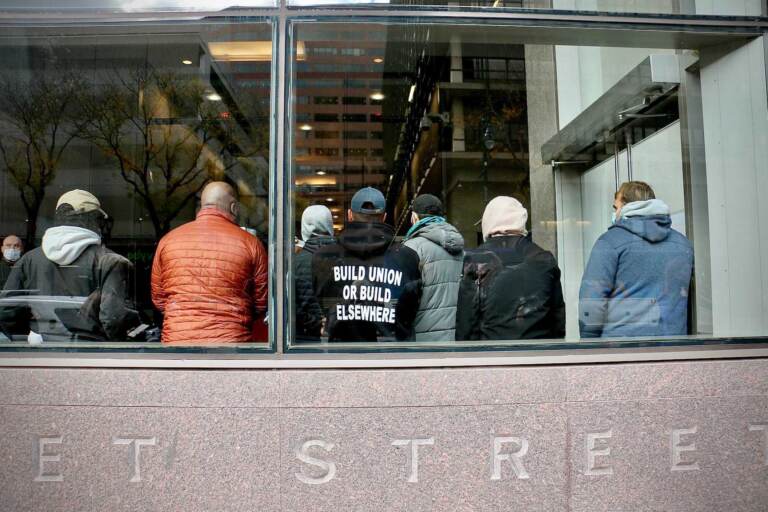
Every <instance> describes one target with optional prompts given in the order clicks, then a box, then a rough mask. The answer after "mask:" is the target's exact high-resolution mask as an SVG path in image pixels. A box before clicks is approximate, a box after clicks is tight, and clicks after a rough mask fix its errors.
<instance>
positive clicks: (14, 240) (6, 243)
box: [3, 235, 22, 249]
mask: <svg viewBox="0 0 768 512" xmlns="http://www.w3.org/2000/svg"><path fill="white" fill-rule="evenodd" d="M21 247H22V243H21V238H19V237H17V236H16V235H8V236H7V237H5V238H4V239H3V249H6V248H9V249H10V248H17V249H21Z"/></svg>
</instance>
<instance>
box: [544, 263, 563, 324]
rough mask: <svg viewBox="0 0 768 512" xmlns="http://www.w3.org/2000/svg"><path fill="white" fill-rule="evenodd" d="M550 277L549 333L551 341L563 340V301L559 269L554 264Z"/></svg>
mask: <svg viewBox="0 0 768 512" xmlns="http://www.w3.org/2000/svg"><path fill="white" fill-rule="evenodd" d="M553 264H554V270H553V277H552V280H553V282H552V293H551V295H550V299H549V300H550V306H549V319H548V325H549V326H550V328H549V329H550V330H549V332H550V333H551V336H552V338H553V339H560V338H565V301H564V300H563V286H562V284H561V283H560V275H561V273H560V267H558V266H557V263H556V262H554V258H553Z"/></svg>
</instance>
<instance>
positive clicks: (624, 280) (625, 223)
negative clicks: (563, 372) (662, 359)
mask: <svg viewBox="0 0 768 512" xmlns="http://www.w3.org/2000/svg"><path fill="white" fill-rule="evenodd" d="M613 207H614V209H615V210H616V212H615V214H614V216H615V219H614V223H613V225H612V226H611V227H610V228H608V231H607V232H605V233H604V234H603V235H602V236H601V237H600V238H598V240H597V242H596V243H595V246H594V247H593V248H592V254H591V255H590V258H589V262H588V263H587V268H586V269H585V271H584V276H583V278H582V281H581V289H580V291H579V330H580V332H581V337H582V338H601V337H602V338H614V337H628V336H637V337H640V336H644V337H648V336H682V335H686V334H688V293H689V287H690V283H691V273H692V271H693V247H692V246H691V243H690V241H688V239H687V238H686V237H685V236H683V235H682V234H680V233H678V232H677V231H675V230H674V229H672V227H671V226H672V221H671V219H670V216H669V207H668V206H667V205H666V204H665V203H664V202H663V201H661V200H659V199H656V196H655V194H654V192H653V189H652V188H651V187H650V186H649V185H648V184H647V183H643V182H640V181H630V182H627V183H624V184H622V185H621V187H620V188H619V190H618V192H616V195H615V197H614V204H613Z"/></svg>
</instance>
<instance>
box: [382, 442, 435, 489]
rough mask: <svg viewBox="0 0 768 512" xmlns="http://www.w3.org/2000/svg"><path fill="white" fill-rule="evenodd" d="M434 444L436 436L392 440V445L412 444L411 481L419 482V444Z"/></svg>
mask: <svg viewBox="0 0 768 512" xmlns="http://www.w3.org/2000/svg"><path fill="white" fill-rule="evenodd" d="M434 444H435V438H434V437H427V438H425V439H395V440H394V441H392V446H408V445H411V456H410V459H411V473H410V474H409V475H408V482H409V483H417V482H418V481H419V446H431V445H434Z"/></svg>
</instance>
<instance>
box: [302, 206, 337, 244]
mask: <svg viewBox="0 0 768 512" xmlns="http://www.w3.org/2000/svg"><path fill="white" fill-rule="evenodd" d="M313 236H333V215H332V214H331V210H329V209H328V208H326V207H325V206H323V205H321V204H314V205H312V206H308V207H307V208H306V209H305V210H304V213H302V214H301V239H302V240H304V241H305V242H307V241H308V240H309V239H310V238H312V237H313Z"/></svg>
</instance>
